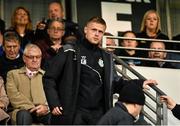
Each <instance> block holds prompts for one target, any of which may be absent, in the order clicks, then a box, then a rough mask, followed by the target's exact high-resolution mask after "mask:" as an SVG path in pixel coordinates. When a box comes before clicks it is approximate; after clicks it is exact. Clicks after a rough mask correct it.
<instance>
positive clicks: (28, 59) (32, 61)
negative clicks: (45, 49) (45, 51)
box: [23, 48, 41, 71]
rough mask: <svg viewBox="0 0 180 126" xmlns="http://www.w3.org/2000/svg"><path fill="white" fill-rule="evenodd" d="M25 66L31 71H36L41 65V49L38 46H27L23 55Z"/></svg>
mask: <svg viewBox="0 0 180 126" xmlns="http://www.w3.org/2000/svg"><path fill="white" fill-rule="evenodd" d="M23 60H24V63H25V65H26V67H27V68H28V69H29V70H31V71H37V70H38V69H39V68H40V66H41V50H40V49H39V48H29V49H28V51H27V52H26V54H24V56H23Z"/></svg>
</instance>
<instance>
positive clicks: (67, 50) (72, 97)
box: [43, 17, 155, 125]
mask: <svg viewBox="0 0 180 126" xmlns="http://www.w3.org/2000/svg"><path fill="white" fill-rule="evenodd" d="M105 29H106V23H105V21H104V20H103V19H102V18H100V17H92V18H91V19H89V20H88V22H87V24H86V26H85V27H84V33H85V39H84V40H82V41H81V42H80V43H77V45H74V46H72V45H64V46H63V48H61V49H60V50H59V52H58V54H57V55H56V56H55V57H54V58H53V59H52V60H51V61H49V63H48V67H47V69H46V73H45V75H44V77H43V84H44V90H45V94H46V97H47V100H48V104H49V106H50V110H51V111H52V114H53V116H52V118H51V123H52V124H79V125H80V124H96V123H97V122H98V120H99V119H100V118H101V117H102V115H103V114H104V113H105V112H106V111H108V110H109V109H110V108H111V107H112V100H113V99H112V94H113V93H114V92H117V93H119V91H120V90H121V88H122V87H123V86H124V85H125V84H127V83H137V84H140V85H141V87H142V86H144V87H146V86H147V84H149V83H155V81H153V80H147V81H145V82H144V81H143V80H131V81H126V80H123V79H122V78H120V77H116V78H115V77H114V75H115V74H114V72H115V71H114V69H113V67H114V66H113V60H112V54H110V53H107V52H105V51H104V50H102V49H100V48H99V46H98V45H99V43H100V42H101V41H102V37H103V34H104V32H105Z"/></svg>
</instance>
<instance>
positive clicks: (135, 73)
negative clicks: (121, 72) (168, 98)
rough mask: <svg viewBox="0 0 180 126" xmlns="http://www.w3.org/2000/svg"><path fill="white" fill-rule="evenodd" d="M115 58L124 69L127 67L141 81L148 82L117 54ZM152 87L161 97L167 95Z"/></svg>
mask: <svg viewBox="0 0 180 126" xmlns="http://www.w3.org/2000/svg"><path fill="white" fill-rule="evenodd" d="M113 58H114V59H115V60H116V62H118V63H119V64H121V65H123V66H124V67H126V68H127V69H128V70H129V71H131V72H132V73H133V74H134V75H136V76H137V77H138V78H139V79H142V80H147V79H146V78H145V77H144V76H142V75H141V74H140V73H138V72H137V71H135V70H134V69H133V68H132V67H130V66H129V65H128V64H126V63H125V62H124V61H123V60H121V59H120V58H118V57H117V56H116V55H115V54H113ZM150 87H151V88H152V89H154V90H155V91H157V92H158V94H160V95H166V94H165V93H164V92H163V91H161V90H160V89H159V88H158V87H156V86H155V85H150Z"/></svg>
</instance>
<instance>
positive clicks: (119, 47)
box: [106, 46, 180, 53]
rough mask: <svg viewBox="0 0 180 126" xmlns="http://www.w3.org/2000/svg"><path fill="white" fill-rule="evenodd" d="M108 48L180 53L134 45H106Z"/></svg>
mask: <svg viewBox="0 0 180 126" xmlns="http://www.w3.org/2000/svg"><path fill="white" fill-rule="evenodd" d="M106 48H115V49H127V50H128V49H131V50H141V51H154V52H170V53H180V51H179V50H168V49H166V50H164V49H150V48H137V47H136V48H132V47H123V46H106Z"/></svg>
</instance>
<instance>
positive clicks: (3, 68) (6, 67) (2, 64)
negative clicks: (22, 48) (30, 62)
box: [0, 53, 24, 84]
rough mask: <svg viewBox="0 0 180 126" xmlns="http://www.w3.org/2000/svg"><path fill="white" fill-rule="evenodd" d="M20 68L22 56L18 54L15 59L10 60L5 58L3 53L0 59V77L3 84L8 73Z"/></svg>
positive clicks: (22, 63)
mask: <svg viewBox="0 0 180 126" xmlns="http://www.w3.org/2000/svg"><path fill="white" fill-rule="evenodd" d="M22 66H24V62H23V58H22V54H20V55H19V57H18V58H17V59H14V60H10V59H8V58H6V55H5V53H3V55H2V56H1V57H0V76H2V78H3V80H4V82H5V84H6V76H7V73H8V71H10V70H13V69H18V68H20V67H22Z"/></svg>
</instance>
